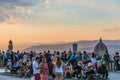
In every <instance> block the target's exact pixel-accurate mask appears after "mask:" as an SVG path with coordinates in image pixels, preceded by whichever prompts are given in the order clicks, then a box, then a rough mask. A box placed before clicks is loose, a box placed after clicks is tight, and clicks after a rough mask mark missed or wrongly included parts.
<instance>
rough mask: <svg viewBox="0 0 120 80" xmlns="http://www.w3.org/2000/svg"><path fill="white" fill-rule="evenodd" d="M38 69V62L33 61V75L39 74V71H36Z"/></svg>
mask: <svg viewBox="0 0 120 80" xmlns="http://www.w3.org/2000/svg"><path fill="white" fill-rule="evenodd" d="M38 67H39V65H38V62H36V61H33V74H39V73H40V70H39V69H37V68H38Z"/></svg>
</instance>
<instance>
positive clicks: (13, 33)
mask: <svg viewBox="0 0 120 80" xmlns="http://www.w3.org/2000/svg"><path fill="white" fill-rule="evenodd" d="M100 37H102V38H103V39H120V0H0V48H1V49H5V48H6V47H7V44H8V41H9V39H12V40H13V41H14V44H15V45H19V44H27V43H28V44H29V43H31V44H33V43H56V42H72V41H78V40H96V39H99V38H100Z"/></svg>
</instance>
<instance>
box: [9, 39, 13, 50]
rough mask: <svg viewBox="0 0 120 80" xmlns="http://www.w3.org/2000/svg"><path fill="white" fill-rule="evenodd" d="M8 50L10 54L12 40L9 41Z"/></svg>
mask: <svg viewBox="0 0 120 80" xmlns="http://www.w3.org/2000/svg"><path fill="white" fill-rule="evenodd" d="M8 50H9V51H10V52H12V51H13V42H12V40H10V41H9V45H8Z"/></svg>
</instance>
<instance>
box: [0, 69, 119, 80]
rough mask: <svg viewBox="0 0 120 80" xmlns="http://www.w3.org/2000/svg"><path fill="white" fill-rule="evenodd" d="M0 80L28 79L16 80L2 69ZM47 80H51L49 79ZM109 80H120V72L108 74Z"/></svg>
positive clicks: (27, 79) (24, 79) (15, 77)
mask: <svg viewBox="0 0 120 80" xmlns="http://www.w3.org/2000/svg"><path fill="white" fill-rule="evenodd" d="M0 80H30V78H18V77H17V76H16V75H14V74H10V73H9V72H8V73H5V72H4V69H0ZM49 80H52V78H51V77H49ZM64 80H76V79H64ZM109 80H120V72H109Z"/></svg>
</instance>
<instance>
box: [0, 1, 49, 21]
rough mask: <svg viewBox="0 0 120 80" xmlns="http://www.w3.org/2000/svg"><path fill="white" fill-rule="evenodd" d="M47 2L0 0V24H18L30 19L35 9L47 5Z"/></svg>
mask: <svg viewBox="0 0 120 80" xmlns="http://www.w3.org/2000/svg"><path fill="white" fill-rule="evenodd" d="M45 1H47V0H0V22H2V23H16V22H19V20H23V21H24V20H25V19H28V18H29V17H30V16H32V14H33V13H34V9H36V8H40V7H41V6H42V7H43V5H45V3H44V2H45Z"/></svg>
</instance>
